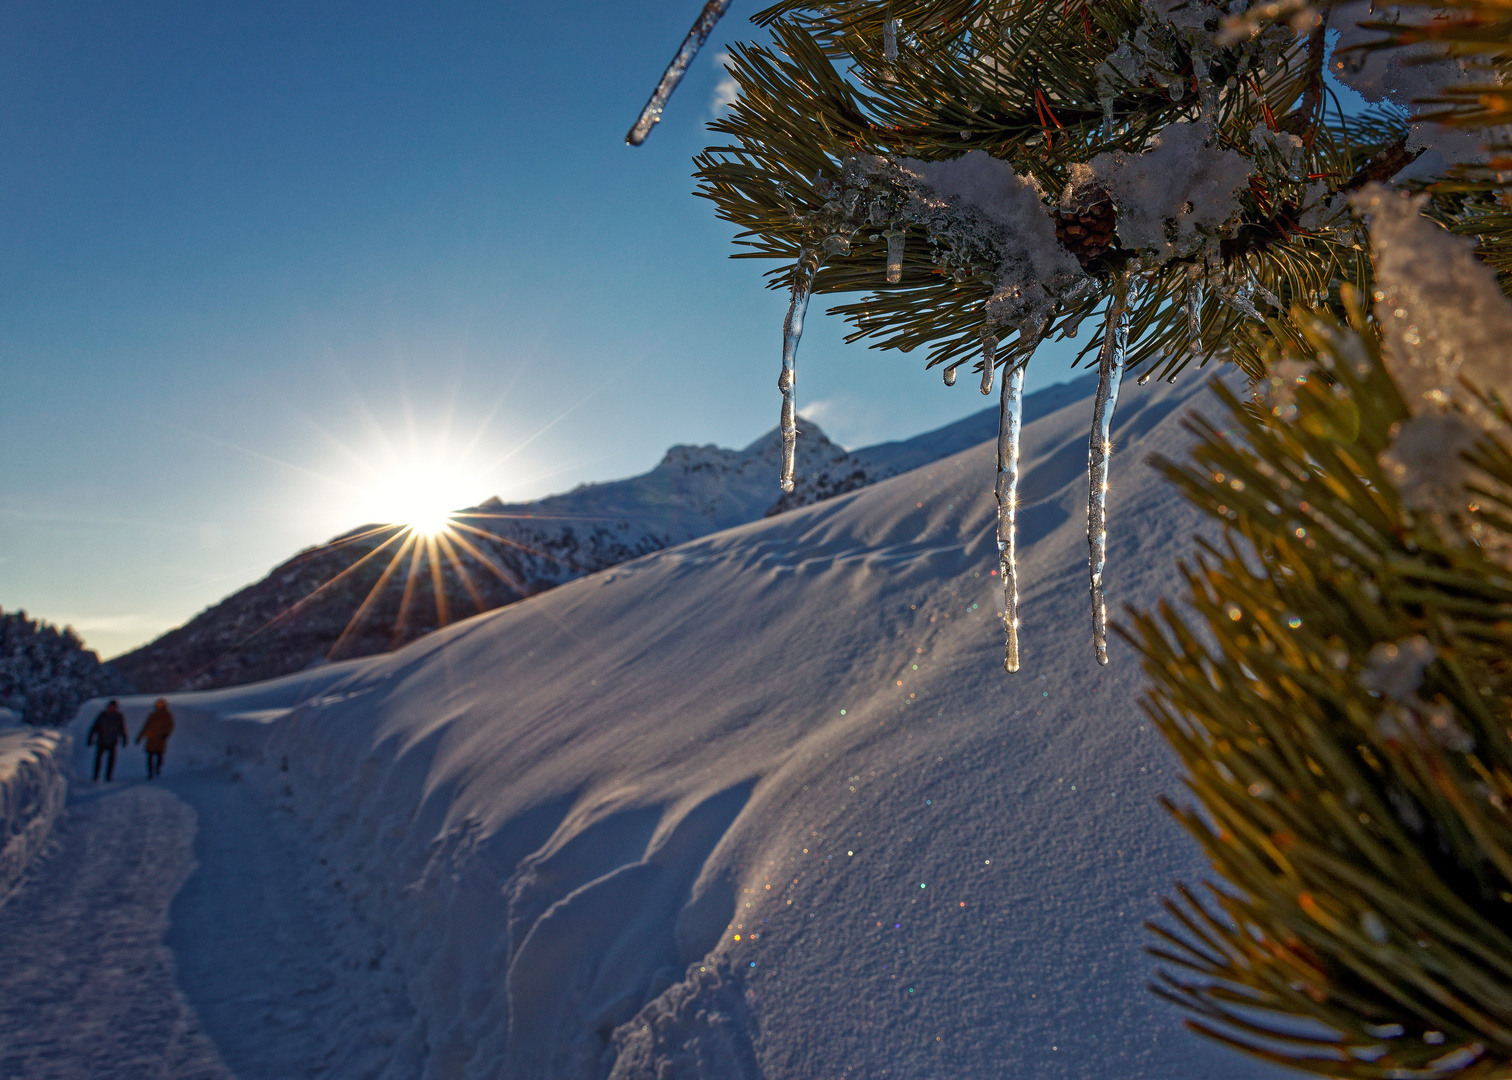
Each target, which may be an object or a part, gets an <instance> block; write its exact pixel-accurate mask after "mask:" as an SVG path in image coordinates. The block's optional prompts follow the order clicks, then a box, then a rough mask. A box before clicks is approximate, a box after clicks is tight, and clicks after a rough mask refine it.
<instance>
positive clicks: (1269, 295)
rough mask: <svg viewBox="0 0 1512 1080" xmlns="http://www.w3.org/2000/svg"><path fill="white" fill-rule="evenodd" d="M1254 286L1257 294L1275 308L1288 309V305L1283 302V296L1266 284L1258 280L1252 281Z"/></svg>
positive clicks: (1278, 309)
mask: <svg viewBox="0 0 1512 1080" xmlns="http://www.w3.org/2000/svg"><path fill="white" fill-rule="evenodd" d="M1252 288H1253V289H1254V291H1255V295H1256V296H1258V297H1259V298H1260V299H1261V300H1263V301H1265V302H1266V303H1267V304H1269V305H1270V306H1271V307H1273V308H1275V309H1276V310H1277V311H1285V310H1286V306H1285V305H1284V304H1282V303H1281V298H1280V297H1279V296H1277V295H1276V294H1275V293H1273V292H1271V291H1270V290H1269V289H1267V288H1266V287H1265V286H1264V285H1261V284H1260V283H1259V282H1258V281H1256V282H1253V283H1252Z"/></svg>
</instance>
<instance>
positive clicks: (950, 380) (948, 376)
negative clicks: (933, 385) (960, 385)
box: [945, 360, 966, 386]
mask: <svg viewBox="0 0 1512 1080" xmlns="http://www.w3.org/2000/svg"><path fill="white" fill-rule="evenodd" d="M965 362H966V361H964V360H957V361H956V362H955V363H954V364H951V365H950V366H949V367H947V368H946V369H945V385H946V386H954V385H955V377H956V368H958V367H960V366H961V365H962V364H964V363H965Z"/></svg>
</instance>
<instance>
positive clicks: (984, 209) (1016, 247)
mask: <svg viewBox="0 0 1512 1080" xmlns="http://www.w3.org/2000/svg"><path fill="white" fill-rule="evenodd" d="M898 165H899V167H900V168H901V169H902V170H903V171H904V173H905V175H908V176H911V177H913V178H914V181H915V195H914V198H912V199H911V200H909V203H908V206H907V207H906V209H905V214H906V215H907V216H908V218H909V219H910V220H914V221H918V222H921V223H922V224H924V225H925V227H926V228H927V229H928V230H929V231H930V232H931V234H937V235H942V236H949V237H951V238H952V242H953V246H955V247H956V248H958V249H959V250H962V251H967V250H971V249H973V248H975V247H985V248H987V249H989V250H991V251H992V252H994V254H995V255H996V257H997V258H998V260H999V263H998V265H997V267H995V268H994V273H995V276H996V281H997V288H996V290H995V291H994V293H993V295H992V297H991V298H990V299H989V300H988V302H987V318H988V321H989V322H990V323H991V324H992V325H993V326H1014V327H1017V326H1019V325H1020V324H1021V323H1024V322H1026V321H1029V320H1034V319H1039V318H1044V317H1047V316H1048V315H1049V314H1050V312H1051V310H1052V309H1053V308H1054V301H1053V300H1052V297H1053V296H1059V295H1061V294H1062V293H1064V292H1066V291H1067V289H1068V288H1069V287H1070V286H1071V285H1072V283H1073V282H1074V281H1076V280H1077V279H1078V278H1081V277H1082V276H1083V275H1082V271H1081V267H1080V265H1079V264H1078V263H1077V261H1076V259H1075V258H1074V257H1073V256H1072V255H1071V253H1070V252H1068V251H1067V250H1066V249H1065V248H1063V247H1061V245H1060V243H1059V242H1058V241H1057V240H1056V238H1055V223H1054V222H1053V221H1052V220H1051V217H1050V214H1049V212H1048V211H1047V210H1046V206H1045V201H1044V193H1043V192H1042V191H1041V190H1040V188H1039V185H1038V184H1037V183H1036V182H1035V180H1034V177H1032V176H1019V175H1018V174H1017V173H1015V172H1014V171H1013V166H1011V165H1009V164H1008V163H1007V162H1006V161H999V160H998V159H997V158H994V157H992V156H991V155H989V154H987V153H985V152H984V151H981V150H972V151H971V152H970V153H966V154H962V155H961V156H960V157H958V158H951V159H950V160H949V161H915V160H913V159H911V158H902V159H900V160H899V162H898ZM986 378H987V376H986V375H984V376H983V379H984V383H983V385H984V386H985V387H987V389H985V390H984V391H983V393H986V392H987V391H988V390H990V388H991V387H990V384H989V383H987V382H986V381H985V380H986Z"/></svg>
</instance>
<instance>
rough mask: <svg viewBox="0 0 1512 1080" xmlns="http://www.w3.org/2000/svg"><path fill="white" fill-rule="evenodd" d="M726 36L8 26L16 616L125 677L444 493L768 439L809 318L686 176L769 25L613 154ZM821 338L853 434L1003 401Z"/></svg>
mask: <svg viewBox="0 0 1512 1080" xmlns="http://www.w3.org/2000/svg"><path fill="white" fill-rule="evenodd" d="M699 6H700V5H699V3H697V2H696V0H690V2H688V3H682V2H679V3H675V4H662V5H657V6H655V7H654V8H652V9H651V10H649V11H646V10H642V9H640V8H639V6H638V5H624V4H608V3H594V4H563V5H537V4H523V3H510V2H506V3H502V4H489V5H485V4H478V3H445V2H441V3H432V4H425V5H410V4H405V5H400V4H393V3H384V2H373V0H365V2H363V3H347V2H335V3H333V2H326V3H322V4H319V5H311V4H308V3H289V2H283V0H274V2H269V3H262V4H256V5H244V4H235V5H233V4H222V3H207V2H197V3H183V2H172V0H169V2H164V0H159V2H157V3H154V4H143V5H120V4H103V3H81V2H74V0H50V2H48V3H40V2H17V3H11V4H7V5H4V6H3V7H0V101H4V102H5V106H4V107H3V108H0V145H3V146H4V147H5V148H6V151H5V153H4V154H3V155H0V188H3V198H0V462H3V465H0V606H3V607H5V608H6V609H14V608H17V607H25V608H27V609H28V610H29V612H30V613H32V614H33V615H37V616H41V617H43V618H47V619H49V620H51V621H55V622H60V623H63V622H66V623H71V624H73V625H74V626H75V627H77V628H78V629H79V631H80V632H81V633H82V635H83V636H84V637H85V639H86V641H88V642H89V643H90V644H91V645H92V646H94V647H96V648H98V649H99V650H100V651H101V652H102V654H104V655H107V656H108V655H111V654H114V653H117V652H120V651H122V650H123V649H125V648H127V647H130V646H132V645H134V644H137V643H140V642H142V641H144V640H147V639H149V638H151V637H153V636H155V635H156V634H158V633H160V632H162V631H163V630H166V629H168V628H170V627H172V626H174V625H178V624H180V623H182V622H183V621H185V620H186V619H187V618H189V617H191V616H192V615H194V614H195V613H196V612H197V611H199V610H201V609H202V608H204V607H206V606H207V605H209V604H211V603H214V602H215V601H217V600H219V599H220V598H221V597H223V596H225V595H228V594H229V593H231V592H233V591H235V590H236V589H237V588H240V587H241V586H243V585H245V584H248V583H250V582H251V581H254V580H256V579H257V578H259V577H261V576H262V575H263V574H264V573H266V572H267V570H268V569H270V568H271V567H272V566H273V565H275V564H276V563H277V562H279V561H281V560H282V559H284V558H287V557H288V556H289V555H292V554H293V553H294V552H295V551H296V550H298V549H299V548H301V547H305V546H308V545H310V544H314V543H318V542H320V541H322V540H325V539H327V538H329V537H330V536H332V535H334V534H336V533H338V532H340V531H343V530H345V529H347V528H350V527H352V526H355V525H358V524H361V523H363V522H365V521H368V520H373V518H374V516H376V515H379V514H380V513H381V511H380V509H379V507H381V506H382V505H383V500H382V498H381V497H380V494H379V492H380V491H381V489H382V488H383V487H384V485H385V483H386V482H387V481H388V480H389V479H391V478H392V477H393V476H394V475H395V474H398V473H404V472H406V471H409V470H412V469H414V468H416V467H417V464H418V465H419V466H423V467H425V468H436V467H440V468H443V469H444V470H445V471H446V474H447V477H448V481H449V482H451V483H454V485H455V487H456V488H457V491H458V495H457V501H458V503H459V505H460V504H464V503H475V502H478V501H481V500H482V499H484V498H486V497H488V496H490V495H499V496H501V497H502V498H504V499H506V500H517V499H523V498H529V497H532V496H538V495H543V494H547V493H550V492H554V491H560V490H565V489H567V488H570V487H572V486H573V485H575V484H577V483H580V482H583V481H591V480H604V479H610V478H613V477H619V476H626V475H630V474H634V473H638V472H641V471H644V470H646V469H648V468H650V467H652V466H653V465H654V464H655V463H656V462H657V460H659V458H660V457H661V455H662V453H663V452H664V451H665V450H666V448H667V447H668V446H669V445H670V444H673V443H679V442H691V443H706V442H714V443H719V444H721V445H726V446H739V445H744V444H745V443H747V442H749V441H750V440H752V439H754V438H755V437H756V436H758V435H759V434H760V433H761V432H762V431H764V430H766V429H767V428H769V427H771V426H772V425H773V424H774V423H775V421H776V418H777V411H778V395H777V391H776V377H777V371H778V368H779V363H780V347H781V320H782V314H783V310H784V307H785V300H784V298H783V297H782V296H781V295H780V294H778V293H774V292H769V291H766V290H764V289H763V288H762V281H761V271H762V269H763V267H762V266H761V265H760V264H757V263H753V262H749V261H731V260H729V259H728V255H729V254H730V252H731V251H732V250H733V248H732V247H731V245H730V242H729V241H730V235H731V230H730V228H729V227H728V226H727V225H725V224H724V223H722V222H720V221H718V220H717V219H716V218H715V216H714V213H713V210H712V207H711V205H710V204H709V203H707V202H706V201H705V200H702V199H698V198H696V197H694V196H693V195H692V187H693V184H692V180H691V176H690V174H691V171H692V164H691V160H690V159H691V157H692V155H693V154H694V153H695V152H696V151H698V150H699V149H701V148H702V147H703V146H704V145H705V143H706V142H707V141H709V136H708V134H707V133H706V132H705V131H704V127H703V125H704V124H705V123H706V122H707V121H708V120H710V119H711V118H712V117H713V115H714V112H715V109H716V108H717V104H716V102H717V98H718V95H719V84H720V82H721V80H722V78H723V77H724V72H723V69H722V67H721V66H720V64H719V62H718V54H719V53H720V50H721V47H722V45H723V44H724V43H727V42H728V41H730V40H732V39H741V38H750V37H752V36H754V35H755V34H756V30H755V29H754V28H753V27H752V26H751V24H750V23H749V22H748V21H747V20H748V18H749V16H750V15H751V14H752V13H753V12H754V11H755V10H756V7H755V6H753V5H742V4H736V5H734V6H733V8H732V11H731V14H730V15H729V16H727V18H726V20H725V22H724V24H723V25H722V26H721V27H720V28H719V31H717V32H716V37H715V38H714V39H713V40H711V42H710V45H709V46H708V47H707V48H706V49H705V51H704V53H703V54H702V55H701V56H700V57H699V59H698V61H697V63H696V65H695V67H694V69H693V71H692V72H691V73H690V74H689V76H688V78H687V80H686V81H685V82H684V84H683V85H682V87H681V88H680V89H679V90H678V92H677V94H676V95H675V96H674V98H673V100H672V104H671V107H670V108H669V109H668V112H667V116H666V118H665V119H664V121H663V122H662V124H661V126H660V127H659V128H658V129H657V130H656V131H655V132H654V133H653V135H652V137H651V138H650V140H648V142H647V144H646V145H645V146H643V147H640V148H638V149H631V148H629V147H626V146H625V145H624V141H623V137H624V132H625V130H626V129H627V128H628V127H629V125H630V123H631V121H632V120H633V119H634V117H635V115H636V113H637V112H638V110H639V108H640V106H641V104H642V103H643V101H644V100H645V97H646V94H647V93H648V92H649V90H650V88H651V86H652V85H653V84H654V83H655V81H656V79H657V77H658V76H659V75H660V72H661V68H662V66H663V65H664V64H665V62H666V60H667V59H668V58H669V57H670V56H671V54H672V52H673V51H674V49H675V48H676V46H677V44H678V42H679V41H680V40H681V38H682V35H683V34H684V33H685V32H686V30H687V27H688V25H689V24H690V23H691V22H692V20H693V18H694V16H695V15H696V14H697V11H698V8H699ZM820 310H822V309H821V307H820V305H819V304H818V303H816V305H815V309H814V311H813V312H812V313H811V316H810V319H809V324H808V329H807V335H806V337H805V340H804V344H803V348H802V352H801V354H800V358H799V359H800V363H799V373H800V381H799V393H800V408H801V409H803V410H804V411H807V412H812V413H814V414H815V415H816V419H818V420H819V421H820V422H821V423H822V424H823V425H824V428H825V430H826V431H827V432H828V433H829V434H830V435H831V436H832V437H833V438H836V439H837V440H839V441H841V442H844V443H846V444H848V445H852V446H855V445H863V444H866V443H870V442H876V441H880V440H883V439H889V438H898V437H903V436H907V435H912V434H915V433H917V432H920V431H924V430H928V429H930V428H933V427H936V426H938V425H940V424H942V423H946V422H948V421H950V420H953V419H955V418H957V417H959V416H963V415H966V414H967V413H969V412H972V411H975V410H977V409H980V408H982V407H983V405H984V404H986V402H984V400H983V399H982V398H981V397H980V396H978V395H977V394H976V393H975V392H974V391H973V390H972V388H971V387H970V386H969V385H967V384H969V383H970V382H971V380H970V379H969V378H966V379H962V380H961V385H959V386H957V387H956V388H955V389H954V390H945V389H944V388H943V387H942V386H941V385H940V381H939V378H938V375H937V374H935V373H929V374H925V373H924V372H923V371H922V360H921V359H919V357H918V354H914V355H912V356H905V355H903V354H899V353H890V352H881V351H877V350H870V349H866V348H864V347H861V346H845V345H843V344H842V343H841V337H842V333H843V326H842V324H841V323H840V322H839V321H838V320H836V319H833V318H825V317H821V316H820V315H819V311H820ZM1068 355H1069V352H1067V351H1065V350H1062V351H1060V352H1059V353H1058V354H1056V355H1042V356H1040V357H1037V358H1036V362H1035V370H1034V371H1033V374H1032V375H1031V380H1032V382H1034V383H1036V384H1039V385H1043V384H1045V383H1046V382H1049V381H1052V380H1054V379H1059V378H1064V377H1066V376H1067V375H1068V374H1070V372H1069V370H1068V369H1067V368H1066V360H1065V357H1066V356H1068ZM983 483H984V484H990V483H991V478H990V477H983ZM773 484H774V497H775V478H774V481H773Z"/></svg>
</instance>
